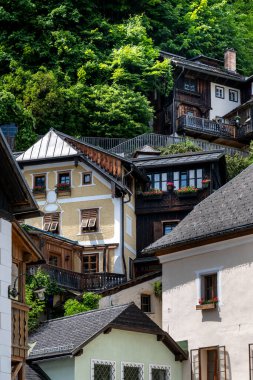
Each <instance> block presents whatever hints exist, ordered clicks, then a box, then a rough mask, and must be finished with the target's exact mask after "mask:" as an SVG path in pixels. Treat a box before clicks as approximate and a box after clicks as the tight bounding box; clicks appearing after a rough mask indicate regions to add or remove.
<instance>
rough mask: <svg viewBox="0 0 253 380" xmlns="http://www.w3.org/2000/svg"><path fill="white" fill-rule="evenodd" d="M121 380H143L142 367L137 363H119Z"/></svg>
mask: <svg viewBox="0 0 253 380" xmlns="http://www.w3.org/2000/svg"><path fill="white" fill-rule="evenodd" d="M121 379H122V380H144V365H143V364H138V363H121Z"/></svg>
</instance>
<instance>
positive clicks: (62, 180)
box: [58, 172, 70, 185]
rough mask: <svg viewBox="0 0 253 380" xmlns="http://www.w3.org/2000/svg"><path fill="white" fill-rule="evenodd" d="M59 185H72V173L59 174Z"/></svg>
mask: <svg viewBox="0 0 253 380" xmlns="http://www.w3.org/2000/svg"><path fill="white" fill-rule="evenodd" d="M58 184H60V185H70V173H69V172H64V173H58Z"/></svg>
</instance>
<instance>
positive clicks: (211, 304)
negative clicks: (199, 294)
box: [196, 297, 219, 310]
mask: <svg viewBox="0 0 253 380" xmlns="http://www.w3.org/2000/svg"><path fill="white" fill-rule="evenodd" d="M218 302H219V299H218V297H213V298H212V299H210V300H205V299H204V298H200V299H199V304H198V305H196V310H212V309H215V308H216V305H217V303H218Z"/></svg>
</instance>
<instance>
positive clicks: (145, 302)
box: [141, 294, 151, 313]
mask: <svg viewBox="0 0 253 380" xmlns="http://www.w3.org/2000/svg"><path fill="white" fill-rule="evenodd" d="M141 310H142V311H144V313H151V296H150V294H141Z"/></svg>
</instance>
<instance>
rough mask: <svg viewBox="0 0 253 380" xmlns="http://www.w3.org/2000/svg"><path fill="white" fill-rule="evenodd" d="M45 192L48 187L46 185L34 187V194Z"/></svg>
mask: <svg viewBox="0 0 253 380" xmlns="http://www.w3.org/2000/svg"><path fill="white" fill-rule="evenodd" d="M45 190H46V186H45V185H40V186H34V188H33V193H44V192H45Z"/></svg>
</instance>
